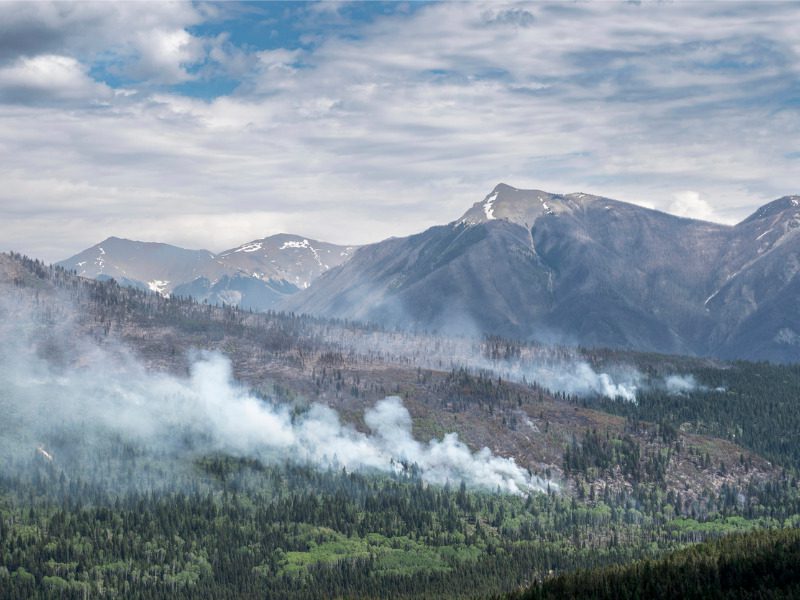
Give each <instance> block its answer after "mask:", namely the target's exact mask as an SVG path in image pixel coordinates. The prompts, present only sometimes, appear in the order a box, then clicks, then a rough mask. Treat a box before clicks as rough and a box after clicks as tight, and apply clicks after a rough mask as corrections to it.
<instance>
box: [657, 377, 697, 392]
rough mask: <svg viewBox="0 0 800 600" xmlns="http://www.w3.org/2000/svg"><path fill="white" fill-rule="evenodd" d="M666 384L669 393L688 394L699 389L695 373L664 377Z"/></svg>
mask: <svg viewBox="0 0 800 600" xmlns="http://www.w3.org/2000/svg"><path fill="white" fill-rule="evenodd" d="M664 386H665V387H666V388H667V393H669V394H675V395H677V394H686V393H689V392H692V391H694V390H696V389H698V385H697V381H696V380H695V378H694V375H669V376H667V377H665V378H664Z"/></svg>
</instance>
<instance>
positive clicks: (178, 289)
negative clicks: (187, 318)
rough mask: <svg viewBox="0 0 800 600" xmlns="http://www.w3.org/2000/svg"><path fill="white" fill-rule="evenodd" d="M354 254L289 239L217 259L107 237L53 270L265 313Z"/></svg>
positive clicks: (237, 250)
mask: <svg viewBox="0 0 800 600" xmlns="http://www.w3.org/2000/svg"><path fill="white" fill-rule="evenodd" d="M354 250H355V248H354V247H348V246H337V245H335V244H327V243H324V242H318V241H316V240H309V239H307V238H303V237H300V236H296V235H289V234H278V235H273V236H270V237H266V238H263V239H260V240H254V241H251V242H248V243H246V244H242V245H241V246H239V247H237V248H232V249H230V250H227V251H225V252H221V253H219V254H214V253H212V252H209V251H207V250H185V249H183V248H178V247H176V246H171V245H169V244H160V243H151V242H137V241H133V240H125V239H120V238H116V237H111V238H108V239H107V240H104V241H103V242H100V243H99V244H96V245H94V246H92V247H91V248H88V249H86V250H84V251H83V252H81V253H79V254H77V255H75V256H73V257H71V258H68V259H66V260H64V261H61V262H60V263H58V264H59V265H60V266H62V267H64V268H66V269H68V270H73V271H75V272H76V273H77V274H78V275H81V276H83V277H91V278H93V279H98V278H99V279H104V278H113V279H115V280H116V281H117V282H118V283H120V284H122V285H126V286H129V287H136V288H140V289H150V290H152V291H154V292H158V293H159V294H176V295H181V296H191V297H193V298H195V299H197V300H206V301H208V302H210V303H212V304H222V303H225V304H233V305H237V306H242V307H243V308H252V309H255V310H266V309H269V308H272V307H273V306H274V305H275V304H276V303H277V302H278V301H279V300H281V299H282V298H284V297H285V296H287V295H291V294H293V293H295V292H297V291H298V290H300V289H303V288H306V287H308V286H309V285H310V283H311V282H312V281H313V280H314V279H315V278H317V277H318V276H319V275H320V274H322V273H324V272H325V271H327V270H328V269H329V268H331V267H335V266H338V265H340V264H342V263H343V262H344V261H346V260H347V259H348V258H349V257H350V256H351V255H352V253H353V251H354Z"/></svg>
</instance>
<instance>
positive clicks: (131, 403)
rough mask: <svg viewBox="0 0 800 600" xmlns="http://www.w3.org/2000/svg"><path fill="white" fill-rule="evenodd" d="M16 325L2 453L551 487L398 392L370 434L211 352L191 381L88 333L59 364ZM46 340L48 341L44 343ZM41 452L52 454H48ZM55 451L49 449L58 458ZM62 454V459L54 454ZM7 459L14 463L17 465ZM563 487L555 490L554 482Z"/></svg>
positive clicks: (7, 362) (0, 353)
mask: <svg viewBox="0 0 800 600" xmlns="http://www.w3.org/2000/svg"><path fill="white" fill-rule="evenodd" d="M20 323H21V321H20V320H17V325H10V322H9V321H6V327H3V328H2V329H0V331H2V333H3V334H4V335H2V338H0V339H2V340H3V341H4V342H5V343H4V344H3V347H2V350H0V411H1V414H3V416H4V418H3V423H2V424H0V432H1V433H2V435H0V438H2V441H1V442H0V450H2V453H3V454H6V457H7V458H8V457H10V456H13V455H14V454H15V453H16V455H17V456H19V454H20V452H25V453H30V452H32V451H35V449H37V448H38V449H39V450H38V451H39V453H40V454H41V453H42V452H43V451H44V452H48V453H49V451H50V450H52V448H51V447H49V446H47V445H46V444H45V445H44V446H43V445H42V443H43V441H45V442H46V441H47V440H52V439H59V438H63V437H64V436H69V437H70V439H73V440H80V444H82V445H83V446H85V447H86V448H87V449H88V451H91V449H92V448H94V447H97V448H100V447H102V443H101V442H102V440H107V439H117V440H122V441H123V442H125V443H129V444H135V445H136V447H138V448H147V449H148V451H150V452H154V453H159V454H160V455H166V456H170V457H175V458H180V457H184V458H193V457H197V456H202V455H203V454H207V453H212V452H222V453H226V454H230V455H234V456H241V457H250V458H256V459H259V460H263V461H286V460H292V461H298V462H303V463H311V464H314V465H317V466H320V467H329V466H333V467H345V468H347V469H348V470H350V471H355V470H358V471H377V472H398V471H404V470H406V469H408V468H410V467H411V465H416V466H417V467H418V469H419V472H420V476H421V478H422V479H423V480H424V481H427V482H429V483H435V484H445V483H447V482H450V483H452V484H458V483H460V482H461V481H464V482H465V483H466V484H467V485H468V486H470V487H473V488H483V489H487V490H490V491H494V490H498V489H499V490H501V491H503V492H507V493H514V494H526V493H529V492H532V491H535V490H542V489H546V487H547V482H544V481H542V480H541V479H539V478H537V477H533V476H531V475H530V474H529V473H528V471H527V470H525V469H523V468H522V467H520V466H519V465H517V464H516V462H515V461H514V460H513V459H511V458H501V457H498V456H495V455H493V454H492V453H491V452H490V451H489V450H488V449H486V448H484V449H483V450H480V451H478V452H472V451H471V450H470V449H469V448H468V447H467V446H466V445H465V444H464V443H463V442H462V441H460V440H459V438H458V436H457V434H455V433H450V434H447V435H445V436H444V437H443V438H442V439H433V440H430V441H429V442H426V443H423V442H419V441H417V440H415V439H414V437H413V435H412V420H411V416H410V414H409V412H408V410H407V409H406V408H405V407H404V406H403V404H402V402H401V400H400V399H399V398H397V397H388V398H385V399H384V400H381V401H379V402H378V403H377V404H376V405H375V406H374V407H372V408H370V409H368V410H367V411H366V413H365V414H364V422H365V423H366V425H367V426H368V428H369V432H362V431H358V430H356V429H355V428H354V427H353V426H351V425H348V424H346V423H343V422H342V421H341V419H340V417H339V415H338V414H337V413H336V412H335V411H334V410H332V409H331V408H329V407H326V406H323V405H320V404H314V405H312V406H311V407H310V408H309V409H307V410H305V411H303V412H300V413H298V412H297V409H293V407H291V406H288V405H285V404H279V403H275V402H271V401H270V400H269V399H264V398H261V397H259V396H257V395H256V394H254V393H253V392H252V391H250V390H249V389H248V388H246V387H244V386H242V385H239V384H237V383H236V382H235V381H234V379H233V376H232V369H231V364H230V361H229V360H228V359H227V358H226V357H224V356H223V355H221V354H217V353H204V354H200V355H198V356H197V357H196V359H195V360H194V362H193V364H192V367H191V369H190V373H189V375H188V376H186V377H179V376H174V375H170V374H166V373H157V372H152V371H148V370H147V369H146V368H145V367H144V366H143V365H142V364H140V362H139V361H137V360H136V359H135V358H134V357H133V356H132V355H131V354H130V353H128V352H127V351H125V349H124V348H116V349H114V351H113V352H111V351H109V350H106V349H103V348H100V347H97V346H94V345H92V344H91V343H89V342H87V341H85V340H83V341H81V340H80V339H69V340H63V339H62V340H55V343H56V345H58V343H61V344H62V346H64V347H66V348H67V350H66V352H69V351H70V350H69V348H72V349H73V350H72V351H74V352H75V353H76V355H80V357H79V358H75V357H73V360H67V361H66V363H65V364H62V365H60V366H59V365H58V364H54V361H53V360H52V359H50V358H47V359H46V358H43V357H42V356H41V354H42V347H43V344H42V341H41V340H36V341H33V340H31V339H30V338H29V337H28V334H30V329H31V328H30V327H28V328H27V331H24V330H25V329H26V327H24V326H22V325H20ZM44 345H46V344H44ZM42 456H44V455H43V454H42ZM48 457H49V454H48ZM53 460H54V461H55V462H56V463H57V462H58V461H59V454H58V452H57V451H55V450H53ZM4 464H6V465H8V464H10V461H9V460H6V461H4ZM553 487H555V486H553Z"/></svg>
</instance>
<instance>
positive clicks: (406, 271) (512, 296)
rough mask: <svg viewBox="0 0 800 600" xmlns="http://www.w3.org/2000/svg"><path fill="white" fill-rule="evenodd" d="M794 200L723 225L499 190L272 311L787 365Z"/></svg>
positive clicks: (588, 200)
mask: <svg viewBox="0 0 800 600" xmlns="http://www.w3.org/2000/svg"><path fill="white" fill-rule="evenodd" d="M798 231H800V197H798V196H792V197H786V198H781V199H779V200H776V201H774V202H772V203H770V204H767V205H766V206H764V207H762V208H761V209H759V210H758V211H756V212H755V213H754V214H753V215H752V216H751V217H749V218H747V219H745V220H744V221H742V222H741V223H739V224H738V225H736V226H727V225H719V224H715V223H708V222H704V221H697V220H693V219H685V218H680V217H676V216H673V215H669V214H666V213H662V212H659V211H655V210H650V209H647V208H643V207H641V206H636V205H632V204H627V203H624V202H619V201H615V200H611V199H608V198H602V197H599V196H593V195H590V194H582V193H576V194H567V195H560V194H551V193H548V192H544V191H540V190H520V189H516V188H513V187H511V186H508V185H505V184H500V185H498V186H497V187H495V188H494V190H492V192H491V193H490V194H489V195H487V196H486V197H485V198H484V199H483V200H482V201H481V202H477V203H475V204H474V205H473V206H472V208H470V209H469V210H468V211H467V212H466V213H465V214H464V215H463V216H462V217H461V218H460V219H458V220H457V221H454V222H452V223H450V224H448V225H444V226H439V227H433V228H431V229H428V230H427V231H425V232H423V233H420V234H417V235H413V236H410V237H406V238H393V239H389V240H386V241H384V242H380V243H378V244H373V245H370V246H365V247H363V248H362V249H361V250H360V251H359V252H358V253H357V254H356V255H355V256H354V257H353V259H352V260H350V261H348V262H347V263H345V264H343V265H342V266H341V267H339V268H336V269H332V270H331V271H329V272H327V273H325V274H323V275H322V276H320V277H319V279H317V280H316V281H315V282H314V284H313V285H312V286H310V287H309V288H308V289H306V290H303V291H301V292H299V293H298V294H296V295H293V296H291V297H289V298H286V299H285V300H284V301H283V302H282V303H281V307H282V308H285V309H291V310H294V311H298V312H308V313H312V314H320V315H324V316H332V317H344V318H353V319H361V320H370V321H377V322H381V323H386V324H391V325H403V326H415V327H425V328H432V329H440V330H448V329H451V330H452V329H455V330H462V331H463V330H465V328H466V330H467V331H474V332H476V333H496V334H501V335H506V336H514V337H523V338H538V339H543V340H545V341H562V342H566V343H575V344H581V345H587V346H611V347H620V348H630V349H636V350H647V351H659V352H673V353H692V354H703V355H717V356H722V357H729V358H733V357H738V358H753V359H770V360H777V361H795V360H800V303H798V302H797V300H798V298H800V280H799V279H798V277H797V273H798V271H800V237H798Z"/></svg>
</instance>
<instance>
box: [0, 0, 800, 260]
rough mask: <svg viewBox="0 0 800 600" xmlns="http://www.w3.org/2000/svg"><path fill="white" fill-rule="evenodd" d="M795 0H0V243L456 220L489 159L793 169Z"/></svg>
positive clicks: (799, 42) (736, 178) (721, 188)
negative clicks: (427, 0) (210, 0)
mask: <svg viewBox="0 0 800 600" xmlns="http://www.w3.org/2000/svg"><path fill="white" fill-rule="evenodd" d="M798 30H800V3H792V2H782V3H774V4H772V3H767V2H750V3H748V2H735V3H726V2H711V1H709V2H664V3H661V2H611V1H604V2H574V3H573V2H560V3H545V2H536V3H509V4H504V3H501V2H490V3H485V4H482V3H478V2H458V3H444V2H433V3H423V2H403V3H378V2H374V3H373V2H369V3H367V2H356V3H332V2H322V3H301V2H289V3H284V2H270V3H235V2H224V3H205V2H197V3H191V2H169V3H167V2H160V3H152V4H151V3H145V2H125V3H114V2H98V3H89V2H80V3H79V2H74V3H69V2H57V3H49V2H22V3H14V2H0V250H15V251H18V252H23V253H25V254H28V255H30V256H34V257H38V258H42V259H44V260H46V261H55V260H60V259H63V258H66V257H68V256H70V255H72V254H75V253H77V252H79V251H80V250H82V249H84V248H86V247H88V246H91V245H93V244H95V243H97V242H99V241H101V240H103V239H105V238H107V237H109V236H112V235H113V236H118V237H125V238H130V239H137V240H144V241H161V242H167V243H172V244H176V245H179V246H183V247H187V248H205V249H208V250H211V251H221V250H224V249H227V248H231V247H235V246H238V245H240V244H242V243H244V242H246V241H249V240H253V239H258V238H262V237H264V236H267V235H271V234H275V233H279V232H289V233H297V234H300V235H304V236H308V237H310V238H315V239H318V240H324V241H330V242H335V243H346V244H363V243H369V242H375V241H378V240H381V239H384V238H386V237H389V236H400V235H408V234H411V233H415V232H418V231H421V230H423V229H425V228H427V227H430V226H432V225H435V224H443V223H447V222H449V221H452V220H454V219H457V218H458V217H460V216H461V214H462V213H464V212H465V211H466V210H467V209H468V208H469V206H471V205H472V204H473V203H474V202H477V201H480V200H482V199H483V197H484V196H486V194H488V193H489V191H490V190H491V189H492V188H493V187H494V186H495V185H496V184H497V183H499V182H504V183H507V184H510V185H513V186H515V187H518V188H536V189H543V190H546V191H549V192H554V193H571V192H585V193H592V194H598V195H603V196H608V197H611V198H616V199H618V200H623V201H627V202H633V203H637V204H641V205H644V206H648V207H651V208H657V209H659V210H664V211H667V212H671V213H674V214H679V215H681V216H690V217H695V218H702V219H707V220H714V221H719V222H725V223H735V222H737V221H738V220H740V219H742V218H744V217H745V216H747V215H748V214H750V213H751V212H753V211H754V210H755V209H756V208H757V207H758V206H760V205H762V204H764V203H766V202H768V201H770V200H773V199H775V198H778V197H780V196H783V195H787V194H797V193H800V177H798V175H800V35H798V33H797V32H798Z"/></svg>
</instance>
